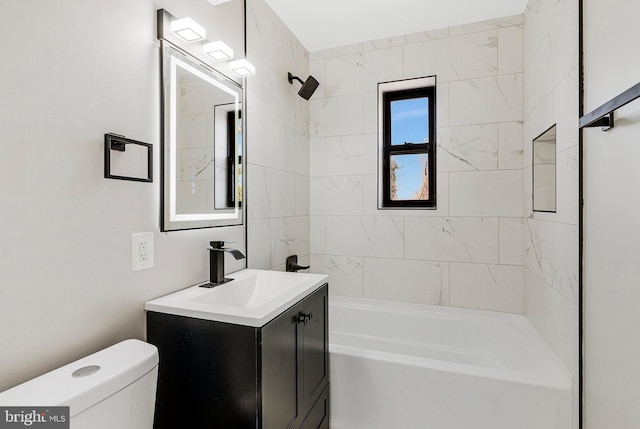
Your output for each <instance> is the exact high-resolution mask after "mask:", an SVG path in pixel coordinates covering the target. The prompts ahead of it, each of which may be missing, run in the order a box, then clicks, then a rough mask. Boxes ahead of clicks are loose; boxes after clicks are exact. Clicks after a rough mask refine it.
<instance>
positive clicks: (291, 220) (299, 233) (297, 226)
mask: <svg viewBox="0 0 640 429" xmlns="http://www.w3.org/2000/svg"><path fill="white" fill-rule="evenodd" d="M273 223H274V225H275V227H274V234H275V235H274V246H275V252H274V255H275V265H280V264H284V263H285V261H286V259H287V257H288V256H290V255H308V254H309V229H310V228H309V216H300V217H286V218H280V219H274V220H273Z"/></svg>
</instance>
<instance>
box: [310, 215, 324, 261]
mask: <svg viewBox="0 0 640 429" xmlns="http://www.w3.org/2000/svg"><path fill="white" fill-rule="evenodd" d="M326 225H327V218H326V217H325V216H311V218H310V230H311V243H310V246H311V249H310V251H311V253H312V254H324V253H327V246H326V236H327V226H326Z"/></svg>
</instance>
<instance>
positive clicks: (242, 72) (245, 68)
mask: <svg viewBox="0 0 640 429" xmlns="http://www.w3.org/2000/svg"><path fill="white" fill-rule="evenodd" d="M229 69H230V70H231V71H232V72H234V73H235V74H237V75H238V76H240V77H244V76H251V75H254V74H256V68H255V67H254V65H253V64H251V63H250V62H249V61H247V60H246V59H244V58H243V59H241V60H236V61H231V62H230V63H229Z"/></svg>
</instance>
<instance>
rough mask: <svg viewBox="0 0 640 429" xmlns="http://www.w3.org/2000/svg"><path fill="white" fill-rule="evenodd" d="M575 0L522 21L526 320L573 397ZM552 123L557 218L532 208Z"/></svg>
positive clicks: (533, 6) (543, 3) (550, 5)
mask: <svg viewBox="0 0 640 429" xmlns="http://www.w3.org/2000/svg"><path fill="white" fill-rule="evenodd" d="M577 35H578V1H577V0H565V1H556V0H530V1H529V4H528V6H527V10H526V12H525V22H524V65H525V66H524V82H525V85H524V115H525V116H524V118H525V119H524V154H525V156H524V165H525V166H526V168H525V170H524V178H525V187H524V194H525V198H524V201H525V216H526V217H527V218H526V219H525V230H524V246H525V261H524V266H525V276H524V278H525V315H526V316H527V317H528V318H529V320H530V321H531V322H532V323H533V325H534V326H535V327H536V328H537V330H538V331H539V332H540V334H541V335H542V336H543V337H544V339H545V340H546V341H547V343H548V344H549V346H550V347H551V348H552V349H553V351H554V352H555V353H556V355H557V356H558V357H559V358H560V360H561V361H562V362H563V363H564V365H565V366H566V367H567V368H568V369H569V371H570V372H571V374H572V376H573V380H574V386H573V388H574V422H575V424H577V414H576V413H577V392H578V384H577V383H578V127H577V118H578V39H577ZM553 124H556V148H555V149H556V172H557V173H556V174H557V181H556V184H557V186H556V188H557V196H556V200H557V206H556V213H541V212H533V211H532V206H531V202H532V197H531V193H532V191H531V190H532V168H531V165H532V142H533V139H535V138H536V137H537V136H539V135H540V134H541V133H543V132H544V131H545V130H547V129H548V128H549V127H550V126H551V125H553Z"/></svg>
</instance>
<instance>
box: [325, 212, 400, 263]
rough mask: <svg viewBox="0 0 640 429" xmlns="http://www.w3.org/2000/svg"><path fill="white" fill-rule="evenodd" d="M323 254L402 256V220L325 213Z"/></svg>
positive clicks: (398, 218)
mask: <svg viewBox="0 0 640 429" xmlns="http://www.w3.org/2000/svg"><path fill="white" fill-rule="evenodd" d="M326 240H327V241H326V246H327V253H329V254H333V255H348V256H365V257H366V256H370V257H380V258H399V259H401V258H402V257H403V253H404V252H403V243H404V219H403V218H401V217H383V216H327V225H326Z"/></svg>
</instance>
